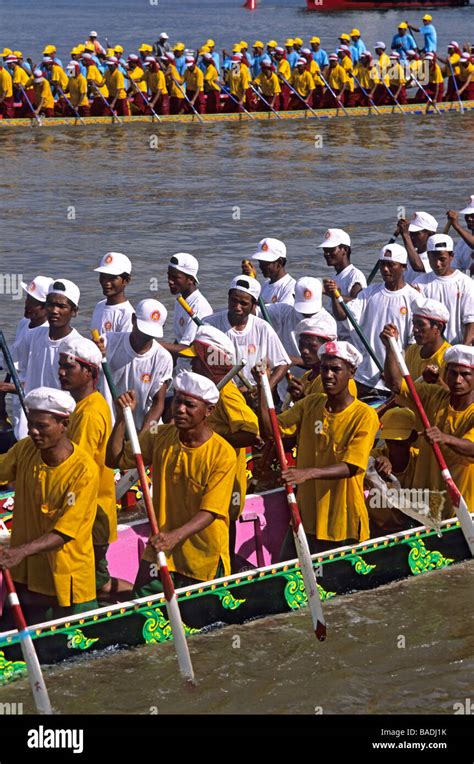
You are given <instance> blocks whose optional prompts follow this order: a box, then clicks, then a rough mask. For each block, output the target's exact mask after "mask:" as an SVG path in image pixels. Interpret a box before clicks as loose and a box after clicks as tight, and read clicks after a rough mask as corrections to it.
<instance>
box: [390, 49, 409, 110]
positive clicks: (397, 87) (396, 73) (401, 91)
mask: <svg viewBox="0 0 474 764" xmlns="http://www.w3.org/2000/svg"><path fill="white" fill-rule="evenodd" d="M388 78H389V88H390V90H391V91H392V95H393V103H395V101H398V103H399V104H406V103H408V101H407V91H406V79H405V73H404V69H403V66H402V65H401V64H400V54H399V53H391V54H390V69H389V70H388ZM388 95H389V98H390V94H388Z"/></svg>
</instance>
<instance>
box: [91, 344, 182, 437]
mask: <svg viewBox="0 0 474 764" xmlns="http://www.w3.org/2000/svg"><path fill="white" fill-rule="evenodd" d="M106 354H107V362H108V364H109V368H110V372H111V374H112V377H113V380H114V382H115V386H116V388H117V392H118V394H119V395H122V394H123V393H125V392H127V390H135V396H136V399H137V406H136V409H135V411H134V412H133V418H134V420H135V424H136V426H137V429H138V430H139V431H140V430H141V428H142V427H143V421H144V419H145V416H146V414H147V412H148V411H149V410H150V408H151V406H152V403H153V398H154V397H155V395H156V394H157V392H158V390H159V389H160V388H161V387H162V385H163V384H164V383H165V382H167V381H168V380H170V379H171V377H172V374H173V358H172V356H171V353H168V351H167V350H165V349H164V348H163V347H162V346H161V345H160V344H159V343H158V342H156V340H153V344H152V346H151V348H150V350H147V351H146V353H141V354H140V353H136V352H135V350H134V349H133V348H132V346H131V344H130V333H129V332H109V333H108V334H107V347H106Z"/></svg>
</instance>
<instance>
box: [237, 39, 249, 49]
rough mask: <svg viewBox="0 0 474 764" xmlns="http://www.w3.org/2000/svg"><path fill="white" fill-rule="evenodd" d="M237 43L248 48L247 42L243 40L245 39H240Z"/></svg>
mask: <svg viewBox="0 0 474 764" xmlns="http://www.w3.org/2000/svg"><path fill="white" fill-rule="evenodd" d="M239 45H240V47H241V48H248V46H249V44H248V42H245V40H241V41H240V43H239Z"/></svg>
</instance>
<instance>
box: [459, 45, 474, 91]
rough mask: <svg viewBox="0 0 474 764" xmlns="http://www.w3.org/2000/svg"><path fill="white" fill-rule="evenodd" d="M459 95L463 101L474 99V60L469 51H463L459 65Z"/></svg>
mask: <svg viewBox="0 0 474 764" xmlns="http://www.w3.org/2000/svg"><path fill="white" fill-rule="evenodd" d="M459 85H460V88H459V95H460V96H461V98H462V100H463V101H473V100H474V60H473V57H472V56H470V55H469V53H463V54H462V56H461V60H460V66H459Z"/></svg>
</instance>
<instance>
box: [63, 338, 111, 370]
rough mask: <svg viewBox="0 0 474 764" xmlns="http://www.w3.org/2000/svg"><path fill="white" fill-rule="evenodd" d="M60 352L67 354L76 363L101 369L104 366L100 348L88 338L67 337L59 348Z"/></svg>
mask: <svg viewBox="0 0 474 764" xmlns="http://www.w3.org/2000/svg"><path fill="white" fill-rule="evenodd" d="M59 352H60V353H65V354H66V355H68V356H69V357H70V358H73V359H74V360H75V361H80V362H81V363H87V364H89V366H97V367H99V366H100V365H101V364H102V353H101V352H100V350H99V348H98V347H97V345H96V344H95V342H92V340H88V339H87V338H86V337H77V336H74V335H73V336H72V337H66V339H65V340H64V341H63V342H61V344H60V346H59Z"/></svg>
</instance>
